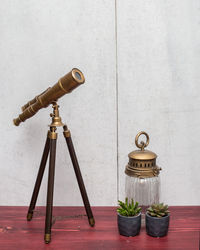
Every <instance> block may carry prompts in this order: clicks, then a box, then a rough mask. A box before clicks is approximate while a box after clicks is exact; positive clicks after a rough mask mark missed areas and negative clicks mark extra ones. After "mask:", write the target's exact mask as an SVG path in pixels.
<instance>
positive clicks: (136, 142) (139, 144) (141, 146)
mask: <svg viewBox="0 0 200 250" xmlns="http://www.w3.org/2000/svg"><path fill="white" fill-rule="evenodd" d="M141 135H145V136H146V143H145V142H143V141H141V142H140V143H138V139H139V137H140V136H141ZM135 145H136V146H137V147H138V148H140V149H141V150H144V148H146V147H147V146H148V145H149V135H148V134H147V133H146V132H144V131H141V132H139V133H138V134H137V135H136V137H135Z"/></svg>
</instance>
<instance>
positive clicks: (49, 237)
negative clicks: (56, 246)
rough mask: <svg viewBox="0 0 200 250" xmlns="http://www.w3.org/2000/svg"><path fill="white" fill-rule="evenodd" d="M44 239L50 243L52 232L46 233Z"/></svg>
mask: <svg viewBox="0 0 200 250" xmlns="http://www.w3.org/2000/svg"><path fill="white" fill-rule="evenodd" d="M44 241H45V243H46V244H49V243H50V241H51V234H45V235H44Z"/></svg>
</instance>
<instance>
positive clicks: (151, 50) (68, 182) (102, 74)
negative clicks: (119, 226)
mask: <svg viewBox="0 0 200 250" xmlns="http://www.w3.org/2000/svg"><path fill="white" fill-rule="evenodd" d="M199 14H200V3H199V1H197V0H192V1H190V0H188V1H187V0H185V1H178V0H176V1H169V0H168V1H164V0H161V1H160V0H159V1H155V0H151V1H140V0H134V1H132V0H128V1H122V0H118V1H114V0H113V1H103V0H101V1H100V0H99V1H92V0H84V1H79V0H74V1H64V0H59V1H56V0H54V1H47V0H45V1H33V0H32V1H31V0H28V1H25V0H10V1H4V2H2V3H1V6H0V36H1V39H0V55H1V60H0V73H1V84H0V88H1V91H0V98H1V103H0V105H1V129H2V135H1V144H0V159H1V165H0V170H1V177H2V178H1V182H0V204H1V205H27V204H28V203H29V200H30V197H31V194H32V189H33V185H34V182H35V178H36V175H37V171H38V165H39V163H40V158H41V154H42V150H43V147H44V141H45V137H46V132H47V129H48V127H47V124H49V123H50V118H49V113H50V112H51V107H49V108H47V109H43V110H41V111H39V113H38V114H37V115H35V116H34V117H33V118H31V119H30V120H27V121H26V122H25V123H24V124H22V125H21V126H20V127H14V126H13V124H12V119H13V117H15V116H16V115H17V114H18V113H19V112H20V107H21V106H22V105H23V104H24V103H26V102H27V101H28V100H29V99H31V98H33V97H34V96H35V95H37V94H39V93H40V92H42V91H43V90H44V89H46V88H47V87H48V86H51V85H52V84H54V83H55V82H56V81H57V80H58V79H59V78H60V77H61V76H63V75H64V74H65V73H67V72H68V71H70V70H71V68H73V67H78V68H80V69H81V70H82V71H83V73H84V75H85V78H86V83H85V84H84V85H83V86H81V87H80V88H78V89H76V90H75V91H74V92H73V93H71V94H70V95H66V96H64V97H63V98H62V99H60V100H59V104H60V113H61V116H62V118H63V121H64V122H66V123H67V125H68V126H69V128H70V129H71V132H72V136H73V139H74V146H75V148H76V151H77V156H78V159H79V162H80V166H81V170H82V174H83V178H84V180H85V184H86V188H87V191H88V195H89V198H90V201H91V204H92V205H116V203H117V199H118V198H120V199H123V198H124V177H125V176H124V168H125V165H126V163H127V161H128V158H127V154H128V153H129V152H130V151H132V150H133V149H135V145H134V137H135V135H136V134H137V132H138V131H140V130H145V131H146V132H148V133H149V135H150V145H149V149H150V150H152V151H155V152H156V153H157V154H158V164H159V166H161V167H162V168H163V171H162V173H161V182H162V183H161V191H162V192H161V200H163V201H164V202H167V203H169V204H170V205H172V204H173V205H176V204H178V205H182V204H187V205H189V204H200V184H199V183H200V182H199V180H200V174H199V151H200V147H199V137H200V130H199V129H198V128H199V125H200V118H199V117H200V116H199V114H200V112H199V104H200V95H199V90H200V85H199V79H200V71H199V65H200V51H199V43H200V31H199V30H200V29H199V24H200V15H199ZM58 130H59V131H58V132H59V137H58V147H57V158H56V176H55V192H54V204H55V205H81V204H82V201H81V196H80V193H79V190H78V187H77V183H76V179H75V175H74V173H73V169H72V165H71V162H70V160H69V155H68V152H67V148H66V145H65V141H64V139H63V138H62V129H58ZM46 183H47V171H46V173H45V176H44V180H43V183H42V187H41V192H40V195H39V199H38V204H39V205H42V204H45V197H46Z"/></svg>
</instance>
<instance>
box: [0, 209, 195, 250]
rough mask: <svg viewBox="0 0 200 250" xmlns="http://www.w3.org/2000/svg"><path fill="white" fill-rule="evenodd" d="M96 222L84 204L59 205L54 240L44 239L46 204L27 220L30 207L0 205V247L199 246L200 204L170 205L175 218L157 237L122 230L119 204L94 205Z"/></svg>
mask: <svg viewBox="0 0 200 250" xmlns="http://www.w3.org/2000/svg"><path fill="white" fill-rule="evenodd" d="M92 209H93V213H94V216H95V220H96V225H95V227H94V228H91V227H90V226H89V224H88V221H87V217H86V216H85V211H84V208H83V207H55V208H54V210H53V214H54V217H53V226H52V242H51V243H50V244H49V245H46V244H45V243H44V241H43V233H44V219H45V218H44V216H45V208H44V207H37V208H36V212H35V216H34V217H33V220H32V221H30V222H27V221H26V212H27V207H0V249H1V250H7V249H16V250H22V249H26V250H30V249H36V250H40V249H59V250H63V249H70V250H73V249H83V250H90V249H94V250H102V249H109V250H112V249H113V250H117V249H121V250H128V249H141V250H145V249H150V250H154V249H155V250H162V249H173V250H174V249H181V250H183V249H187V250H193V249H194V250H198V249H199V235H200V233H199V225H200V206H199V207H198V206H195V207H194V206H186V207H170V211H171V219H170V228H169V233H168V235H167V236H165V237H163V238H153V237H150V236H148V235H146V233H145V227H144V221H143V225H142V229H141V232H140V235H138V236H136V237H124V236H121V235H119V234H118V228H117V220H116V212H115V211H116V208H115V207H93V208H92Z"/></svg>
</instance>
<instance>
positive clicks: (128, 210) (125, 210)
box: [117, 198, 141, 217]
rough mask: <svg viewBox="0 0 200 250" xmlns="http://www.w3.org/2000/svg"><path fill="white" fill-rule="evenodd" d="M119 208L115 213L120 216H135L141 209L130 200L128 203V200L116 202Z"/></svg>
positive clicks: (136, 203)
mask: <svg viewBox="0 0 200 250" xmlns="http://www.w3.org/2000/svg"><path fill="white" fill-rule="evenodd" d="M118 204H119V206H120V207H119V208H118V209H117V212H118V213H119V214H121V215H122V216H127V217H130V216H136V215H138V214H139V213H140V212H141V207H138V202H137V201H136V202H135V203H134V200H133V199H131V202H130V203H129V202H128V198H126V199H125V202H122V201H118Z"/></svg>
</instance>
